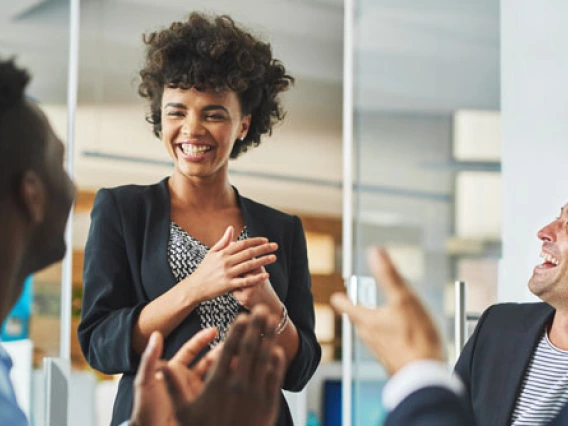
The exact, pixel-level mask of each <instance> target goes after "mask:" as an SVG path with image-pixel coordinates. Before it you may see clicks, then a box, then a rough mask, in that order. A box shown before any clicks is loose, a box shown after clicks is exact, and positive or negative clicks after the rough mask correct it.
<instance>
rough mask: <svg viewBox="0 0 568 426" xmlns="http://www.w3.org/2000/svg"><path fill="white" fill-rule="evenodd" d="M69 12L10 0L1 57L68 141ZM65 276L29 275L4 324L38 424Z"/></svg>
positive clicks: (55, 271)
mask: <svg viewBox="0 0 568 426" xmlns="http://www.w3.org/2000/svg"><path fill="white" fill-rule="evenodd" d="M69 15H70V2H69V1H57V2H55V1H46V2H44V1H39V2H38V1H18V2H9V3H6V4H4V5H3V7H2V9H1V10H0V27H1V28H2V34H1V35H0V57H1V58H2V59H4V60H5V59H7V58H10V57H14V58H15V59H16V63H17V65H18V66H19V67H21V68H26V69H27V70H28V71H29V73H30V74H31V77H32V79H31V83H30V84H29V86H28V89H27V95H28V96H29V97H30V98H31V99H33V100H34V101H36V102H37V103H38V104H39V105H40V107H41V108H42V109H43V110H44V111H45V113H46V115H47V117H48V119H49V120H50V122H51V123H52V126H53V127H54V129H55V132H56V133H57V134H58V136H59V137H60V138H61V139H62V140H63V141H64V142H66V139H67V109H68V108H67V85H68V79H67V75H68V67H69V41H70V40H69ZM68 154H69V153H68ZM61 281H62V264H61V263H58V264H56V265H53V266H51V267H48V268H46V269H45V270H43V271H40V272H38V273H36V274H34V275H33V276H31V277H29V279H28V281H27V284H26V287H25V290H24V293H23V295H22V297H21V299H20V301H19V302H18V303H17V305H16V306H15V307H14V309H13V310H12V312H11V314H10V316H9V317H8V319H7V321H6V322H5V324H4V327H3V329H2V341H3V345H4V346H5V347H6V348H7V350H8V352H9V353H10V355H11V357H12V360H13V362H14V371H13V376H12V377H13V379H14V382H15V390H16V393H17V397H18V402H19V403H20V405H21V407H22V408H23V410H24V412H25V413H26V414H27V415H28V417H29V419H30V422H31V424H34V425H43V424H44V423H43V421H44V417H43V416H44V408H45V407H44V401H45V394H44V386H45V384H44V380H43V376H42V366H43V360H44V358H46V357H59V356H60V355H61V354H60V347H61V332H60V331H61V312H62V309H61V306H62V305H61V288H62V287H61Z"/></svg>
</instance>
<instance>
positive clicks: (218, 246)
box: [211, 226, 235, 251]
mask: <svg viewBox="0 0 568 426" xmlns="http://www.w3.org/2000/svg"><path fill="white" fill-rule="evenodd" d="M234 233H235V229H234V228H233V227H232V226H227V230H226V231H225V233H224V234H223V236H222V237H221V239H220V240H219V241H217V242H216V243H215V245H214V246H213V247H211V250H214V251H220V250H223V249H224V248H226V247H227V246H228V245H229V244H230V243H231V241H233V234H234Z"/></svg>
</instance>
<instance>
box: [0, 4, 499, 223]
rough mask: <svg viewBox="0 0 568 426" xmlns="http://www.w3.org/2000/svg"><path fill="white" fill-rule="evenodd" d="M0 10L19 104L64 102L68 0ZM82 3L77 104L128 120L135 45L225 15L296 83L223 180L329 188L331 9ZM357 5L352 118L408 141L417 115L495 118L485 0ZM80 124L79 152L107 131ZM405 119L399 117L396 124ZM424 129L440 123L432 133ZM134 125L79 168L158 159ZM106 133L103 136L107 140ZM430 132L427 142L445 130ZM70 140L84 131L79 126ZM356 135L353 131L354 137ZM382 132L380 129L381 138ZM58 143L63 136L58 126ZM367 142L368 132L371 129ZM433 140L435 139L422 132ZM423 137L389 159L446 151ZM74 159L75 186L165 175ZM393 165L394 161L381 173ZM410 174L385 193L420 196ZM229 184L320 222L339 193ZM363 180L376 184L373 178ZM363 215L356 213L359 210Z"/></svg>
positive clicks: (334, 171) (495, 63) (493, 44)
mask: <svg viewBox="0 0 568 426" xmlns="http://www.w3.org/2000/svg"><path fill="white" fill-rule="evenodd" d="M2 3H3V4H2V8H0V28H1V29H2V30H1V31H0V56H6V55H13V54H17V56H18V62H19V63H20V64H22V65H23V66H26V67H27V68H28V69H30V70H31V71H32V73H33V75H34V78H33V80H32V84H31V87H30V94H32V95H33V96H35V97H36V98H38V99H39V100H40V101H42V102H43V103H44V104H49V105H56V104H64V103H65V97H66V91H67V78H66V76H67V55H68V44H69V39H68V29H69V25H68V19H69V2H68V0H19V1H8V0H2ZM81 5H82V6H81V39H80V74H79V75H80V79H79V102H80V103H81V104H84V105H101V104H115V105H119V106H120V108H122V106H123V105H125V104H128V105H133V106H134V107H133V108H137V110H134V109H132V110H129V111H128V112H127V113H124V114H125V115H126V114H128V115H129V116H130V114H132V117H139V116H141V115H142V114H143V110H142V108H141V101H140V99H139V98H138V97H137V95H136V77H137V70H138V69H139V67H140V64H141V62H142V56H143V50H142V42H141V35H142V33H144V32H147V31H151V30H154V29H157V28H160V27H163V26H166V25H168V24H169V23H171V22H172V21H174V20H180V19H183V17H184V16H186V15H187V14H188V13H189V12H190V11H191V10H200V11H210V12H214V13H227V14H229V15H231V16H232V17H233V18H234V19H235V20H236V21H237V22H239V23H242V24H243V25H245V26H247V27H248V28H250V29H251V30H252V31H253V32H255V33H258V34H260V35H261V36H262V37H263V38H264V39H266V40H269V41H270V42H271V44H272V45H273V48H274V52H275V56H276V57H277V58H279V59H281V60H282V61H283V62H284V64H285V65H286V67H287V69H288V70H289V71H290V72H291V73H292V74H293V75H294V76H295V77H297V85H296V87H295V88H294V89H292V90H291V91H290V92H289V93H287V94H286V96H285V106H286V109H287V110H288V111H289V115H288V118H287V120H286V122H285V123H284V125H283V126H282V129H277V130H276V131H275V136H274V137H273V138H271V140H270V143H267V144H266V146H265V147H261V149H260V150H259V151H258V152H255V151H253V152H251V153H250V154H247V156H245V157H243V160H239V161H237V162H235V166H234V167H235V169H238V168H240V169H246V170H248V171H250V170H255V171H256V170H260V171H261V172H263V173H267V172H270V171H278V172H279V173H288V174H289V175H294V176H302V177H305V178H306V179H324V180H327V181H333V182H339V181H340V180H341V110H342V71H343V69H342V67H343V2H342V1H340V0H208V1H204V0H194V1H193V2H188V1H187V0H82V1H81ZM188 5H190V6H188ZM357 5H358V10H357V12H356V16H357V20H356V25H355V40H356V52H355V67H356V69H355V75H356V90H355V98H356V106H357V109H358V111H359V112H365V117H366V118H365V120H366V121H367V122H368V121H369V117H370V120H371V122H372V121H373V116H376V117H377V120H376V121H377V123H386V124H385V125H387V124H389V123H391V124H392V120H390V119H388V118H387V119H381V118H380V117H393V115H394V116H395V117H397V116H398V117H403V118H402V119H397V121H396V126H394V125H393V126H394V127H393V129H404V128H409V129H415V128H416V129H418V130H416V131H417V132H419V131H420V130H419V129H420V128H421V127H420V126H421V125H419V126H418V127H416V126H417V124H416V123H420V122H421V121H420V119H419V117H434V122H433V124H432V128H436V129H438V127H436V126H442V127H443V126H446V127H443V129H446V128H447V132H449V129H450V127H449V126H451V124H449V125H448V124H447V123H451V122H450V120H449V118H450V116H451V114H452V113H453V111H455V110H456V109H462V108H469V109H498V108H499V90H500V89H499V2H498V0H428V1H424V0H360V1H359V2H357ZM120 108H119V109H120ZM89 114H91V113H89ZM92 114H94V115H92ZM92 114H91V115H90V117H91V119H90V121H89V122H88V126H92V131H90V133H91V134H88V135H87V137H86V138H85V139H89V140H93V137H91V136H93V134H94V133H97V132H99V133H100V134H103V133H104V132H105V131H106V130H105V128H109V126H110V125H109V124H108V123H109V122H107V124H105V125H104V126H98V125H97V123H99V122H98V121H97V120H98V119H100V117H97V116H96V113H92ZM101 115H102V114H101ZM405 116H406V117H409V118H408V121H407V122H405V121H404V117H405ZM417 117H418V121H416V120H417ZM436 117H437V119H440V120H441V121H440V122H439V124H436V123H438V122H437V121H436ZM133 119H134V118H133ZM139 120H140V121H139V122H138V125H139V126H138V127H136V129H135V130H133V129H134V128H132V129H130V132H129V134H131V135H132V134H136V135H137V136H140V137H139V138H138V137H137V138H128V137H124V138H123V139H121V140H120V141H119V142H117V141H115V140H112V139H110V138H106V137H105V138H99V139H97V142H90V143H88V144H87V146H82V147H81V148H80V149H79V151H78V154H79V156H80V155H81V152H82V151H81V150H84V149H91V150H98V151H104V152H109V153H129V154H131V155H134V156H139V157H145V158H159V159H166V158H165V156H164V154H163V152H161V150H160V148H159V144H156V143H154V142H155V141H153V140H152V136H151V135H150V132H149V129H148V127H147V126H146V127H145V126H144V123H143V121H142V119H141V118H140V119H139ZM389 120H390V121H389ZM405 123H407V124H405ZM389 125H390V124H389ZM371 127H372V126H371ZM371 127H369V128H371ZM443 129H442V130H443ZM110 130H111V134H113V133H115V132H113V131H112V130H113V129H112V128H111V129H110ZM442 130H440V132H442V133H444V132H446V130H443V131H442ZM79 131H81V129H79ZM83 131H84V132H86V133H89V132H88V131H87V130H86V129H85V128H83ZM121 131H122V130H121ZM358 131H360V132H365V129H364V128H360V129H358ZM389 131H390V130H386V134H387V135H388V132H389ZM393 131H394V130H393ZM61 132H62V133H64V125H63V127H62V130H61ZM373 132H377V128H376V126H375V127H373ZM125 133H128V127H126V130H125ZM379 133H380V129H379ZM379 133H376V134H377V135H379ZM382 133H383V135H382V136H381V135H379V136H381V137H382V139H381V137H375V134H371V135H366V136H364V137H361V138H360V141H362V144H375V145H376V144H379V143H380V144H383V145H384V146H385V147H386V146H387V145H386V144H387V143H389V142H388V141H387V140H386V139H385V137H384V134H385V132H382ZM401 134H404V132H403V133H401ZM432 135H434V136H435V132H433V133H432V134H431V135H430V136H432ZM407 136H408V135H407ZM430 136H428V135H426V136H425V137H421V135H420V134H417V135H416V136H412V137H410V136H409V137H408V138H406V140H408V141H412V142H409V143H408V144H407V145H405V148H404V149H405V153H400V150H399V151H397V152H399V153H400V154H399V155H405V154H406V157H408V158H421V157H420V156H421V155H423V153H424V152H426V151H427V150H428V147H425V146H424V141H428V140H432V143H436V144H437V145H436V146H438V147H441V146H442V145H444V143H445V144H446V145H444V146H445V148H444V149H446V150H448V149H449V148H448V146H449V140H445V142H443V141H441V140H437V142H436V141H434V139H433V138H432V137H433V136H432V137H430ZM142 139H145V140H144V143H141V142H142ZM146 139H147V140H148V141H149V142H146ZM391 139H392V148H393V149H397V146H398V144H399V142H398V139H397V138H391ZM82 142H83V140H80V141H78V143H82ZM381 146H382V145H381ZM375 148H376V147H375ZM389 149H390V148H389ZM285 152H287V153H288V155H287V157H286V161H280V163H279V164H270V163H269V162H267V161H270V159H272V161H279V160H281V159H282V158H283V157H282V156H283V155H284V154H285ZM368 152H379V154H380V153H382V152H383V151H382V149H379V150H378V151H377V150H376V149H371V150H369V151H368ZM444 155H447V153H446V152H445V151H443V152H442V151H440V156H441V157H440V158H442V159H443V158H446V157H443V156H444ZM80 160H84V162H85V167H84V169H83V170H84V172H83V173H84V174H82V175H81V174H78V175H77V176H76V177H77V179H78V181H79V183H80V184H81V185H85V186H92V187H99V186H102V185H112V182H115V183H116V184H118V183H122V182H124V181H125V180H126V179H131V180H135V181H144V179H143V178H144V177H146V178H147V179H148V180H151V179H154V176H163V175H164V174H165V173H167V168H164V167H154V166H147V167H142V166H140V165H138V166H135V165H132V164H129V163H126V162H122V163H121V162H113V161H109V160H106V161H105V164H104V165H103V164H102V163H101V162H102V160H92V159H80ZM97 161H98V163H97ZM395 161H396V159H394V158H393V159H392V162H393V164H394V162H395ZM87 163H88V164H87ZM288 163H289V165H288ZM407 167H416V165H415V164H408V165H407ZM422 175H423V174H422V172H420V173H399V174H397V176H398V177H397V181H396V182H394V183H392V182H388V180H387V181H386V184H387V185H395V186H397V187H401V188H411V189H412V188H417V187H418V188H419V187H421V185H423V183H424V181H425V180H424V177H423V176H422ZM411 176H415V178H412V177H411ZM417 176H418V177H417ZM419 176H422V177H419ZM413 179H414V180H413ZM235 180H236V182H237V184H240V183H239V181H241V182H244V183H243V185H249V186H248V187H247V188H249V187H250V191H249V190H248V189H247V191H248V194H249V195H251V196H252V197H257V195H256V193H255V191H258V194H263V195H258V197H257V198H260V199H261V201H262V200H264V201H266V202H268V203H270V204H273V205H276V206H279V205H280V206H284V205H286V201H282V197H281V196H280V195H279V193H278V191H274V188H275V187H277V186H278V185H284V186H287V187H288V188H292V189H291V190H292V191H293V192H294V193H295V197H293V198H294V199H295V200H300V201H299V202H298V204H297V205H296V206H293V205H286V207H289V208H290V209H295V208H296V209H298V210H308V211H314V212H320V213H321V212H327V213H331V214H339V213H340V211H341V191H339V190H338V189H334V188H331V187H330V188H325V187H313V186H309V185H300V184H296V185H295V186H294V185H291V184H289V183H288V184H286V183H283V184H276V183H275V182H274V181H267V182H265V183H262V182H260V181H259V179H250V178H243V177H240V178H239V177H237V178H235ZM372 180H373V179H372V178H370V181H372ZM253 181H254V182H253ZM437 181H438V178H437V177H433V178H432V180H431V182H432V184H434V182H437ZM376 182H380V184H383V183H384V182H382V181H380V180H379V179H377V180H376ZM376 182H375V183H376ZM284 186H283V187H284ZM448 191H451V188H450V189H448V188H447V187H444V188H442V189H440V190H438V192H439V193H440V192H443V193H448ZM279 197H280V201H279ZM391 201H392V197H391V198H389V202H388V203H387V204H388V205H389V207H390V208H391V209H395V207H394V204H393V203H392V202H391ZM375 207H376V206H375ZM373 208H374V207H373V205H370V206H369V210H371V209H373ZM381 208H382V207H381ZM383 210H384V209H383ZM398 210H400V212H403V213H401V214H407V213H406V212H408V211H411V209H409V208H408V206H407V204H404V203H402V205H401V208H400V209H398ZM376 211H379V209H378V207H377V208H376ZM409 216H410V214H409Z"/></svg>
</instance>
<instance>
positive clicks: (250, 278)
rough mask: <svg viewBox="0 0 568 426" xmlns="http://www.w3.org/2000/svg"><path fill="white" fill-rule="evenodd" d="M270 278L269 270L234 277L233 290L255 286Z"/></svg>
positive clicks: (232, 281)
mask: <svg viewBox="0 0 568 426" xmlns="http://www.w3.org/2000/svg"><path fill="white" fill-rule="evenodd" d="M268 278H270V274H269V273H268V272H260V273H258V274H251V275H247V276H246V277H239V278H233V279H232V280H231V282H230V287H231V291H235V290H239V289H242V288H247V287H253V286H255V285H258V284H260V283H262V282H264V281H265V280H267V279H268Z"/></svg>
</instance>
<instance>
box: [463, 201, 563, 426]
mask: <svg viewBox="0 0 568 426" xmlns="http://www.w3.org/2000/svg"><path fill="white" fill-rule="evenodd" d="M567 224H568V207H567V206H564V208H562V209H561V212H560V215H559V216H558V218H556V219H554V220H553V221H552V222H550V223H549V224H548V225H546V226H545V227H543V228H542V229H541V230H540V231H539V232H538V234H537V236H538V238H539V239H540V240H541V241H542V248H541V253H540V257H541V258H542V259H543V262H542V263H541V264H539V265H537V266H536V267H535V268H534V271H533V274H532V277H531V278H530V280H529V289H530V290H531V292H532V293H533V294H535V295H536V296H538V297H539V298H540V299H541V300H542V301H543V302H541V303H508V304H499V305H494V306H491V307H490V308H489V309H487V310H486V311H485V312H484V314H483V315H482V317H481V318H480V320H479V322H478V324H477V327H476V329H475V332H474V333H473V335H472V336H471V338H470V339H469V341H468V343H467V344H466V346H465V348H464V350H463V352H462V354H461V356H460V358H459V360H458V362H457V364H456V372H457V373H458V375H459V376H460V377H461V378H462V380H463V382H464V384H465V388H466V400H467V404H468V406H469V409H470V410H471V411H472V413H473V417H474V420H475V424H477V425H483V426H484V425H524V424H531V425H542V424H546V422H547V421H550V420H551V419H553V418H554V417H555V416H556V415H557V414H558V413H559V411H560V408H561V407H562V406H563V405H564V404H565V403H566V402H567V401H568V376H567V374H566V371H567V370H568V327H567V324H568V233H567V232H566V228H567Z"/></svg>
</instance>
